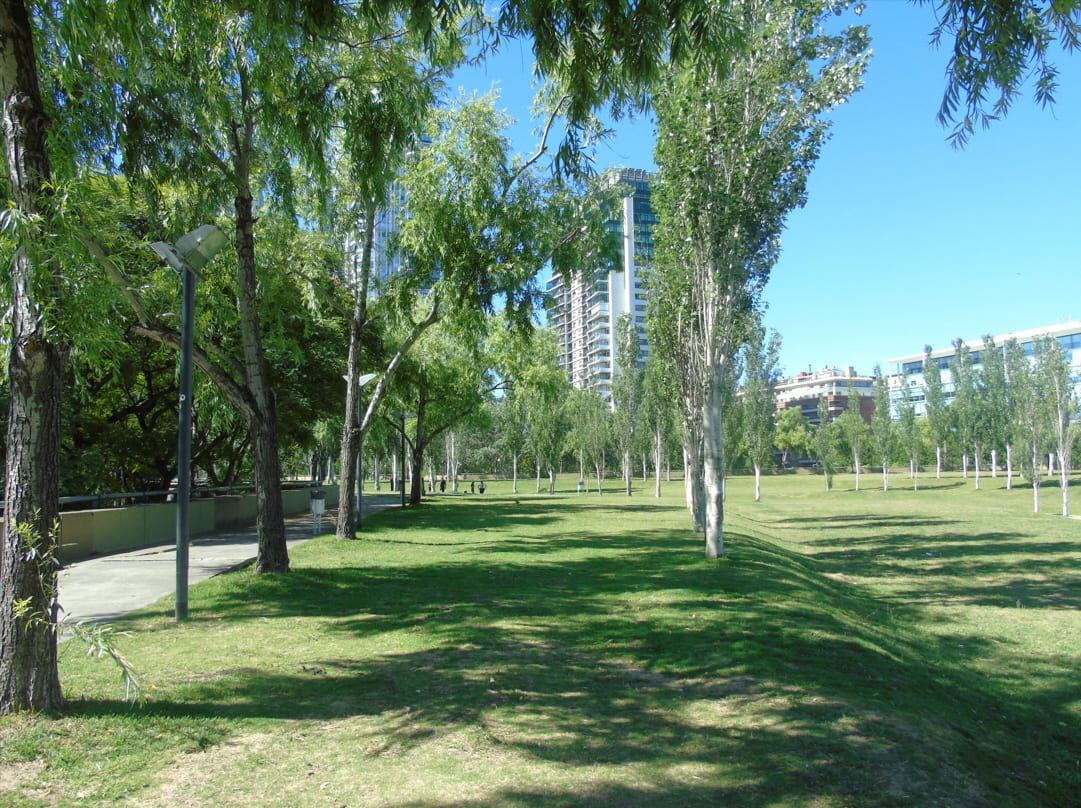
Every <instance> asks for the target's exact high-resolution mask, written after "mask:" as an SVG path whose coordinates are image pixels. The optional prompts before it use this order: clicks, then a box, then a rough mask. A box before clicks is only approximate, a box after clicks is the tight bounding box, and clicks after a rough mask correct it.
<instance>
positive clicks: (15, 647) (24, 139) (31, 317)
mask: <svg viewBox="0 0 1081 808" xmlns="http://www.w3.org/2000/svg"><path fill="white" fill-rule="evenodd" d="M0 91H2V97H0V103H2V104H3V107H2V127H3V133H4V150H5V155H6V158H7V168H8V184H9V192H10V193H11V195H12V197H13V201H14V202H15V205H16V207H17V208H18V210H19V212H20V213H21V214H22V215H23V216H25V217H26V218H27V219H30V218H31V217H32V216H34V215H35V214H38V213H41V207H40V201H39V197H40V196H41V194H42V193H43V191H44V187H45V185H46V183H48V182H49V181H50V179H51V173H52V170H51V167H50V165H49V153H48V147H47V145H46V130H47V129H48V126H49V121H48V119H47V118H46V116H45V109H44V105H43V103H42V99H41V91H40V88H39V85H38V78H37V57H36V55H35V53H34V39H33V32H32V29H31V26H30V18H29V16H28V15H27V11H26V7H25V5H24V4H23V3H22V2H20V0H3V1H2V2H0ZM45 269H46V271H45V272H42V271H41V268H40V267H36V266H35V265H34V261H33V259H32V257H31V256H30V254H29V253H28V252H27V248H26V244H25V243H24V244H19V245H16V251H15V255H14V256H13V261H12V265H11V281H12V298H11V309H10V317H11V335H10V339H11V342H10V350H9V355H8V384H9V392H10V396H11V399H10V402H9V407H8V431H7V444H6V447H7V456H6V472H7V479H6V482H5V486H4V501H5V503H6V507H5V510H4V535H3V541H2V543H0V714H4V713H10V712H14V711H16V710H35V711H39V710H40V711H51V710H56V709H58V708H59V707H61V706H62V705H63V702H64V697H63V693H62V691H61V689H60V676H59V673H58V671H57V653H56V615H57V606H56V570H57V565H56V562H55V559H56V549H57V544H58V539H59V537H58V536H57V535H56V534H55V533H54V529H53V526H54V524H55V525H59V512H60V483H59V469H60V435H61V432H60V414H61V390H62V384H63V364H64V352H63V350H61V348H60V347H59V346H58V345H56V344H55V343H53V342H52V341H50V339H49V337H48V323H47V322H46V319H45V317H44V309H45V308H46V307H47V306H49V307H51V306H55V305H58V304H59V300H60V291H59V272H58V270H57V268H56V267H55V266H47V267H46V268H45ZM35 276H38V277H43V278H45V279H46V285H45V287H44V289H42V288H38V287H37V286H36V285H35ZM28 528H29V530H30V535H28V534H27V529H28ZM26 538H32V539H33V540H34V541H35V543H36V545H37V546H36V547H35V548H34V550H35V551H34V552H30V548H28V547H27V546H26V544H25V539H26ZM17 602H22V603H24V604H26V608H24V609H22V610H20V613H18V614H17V613H16V608H15V604H16V603H17Z"/></svg>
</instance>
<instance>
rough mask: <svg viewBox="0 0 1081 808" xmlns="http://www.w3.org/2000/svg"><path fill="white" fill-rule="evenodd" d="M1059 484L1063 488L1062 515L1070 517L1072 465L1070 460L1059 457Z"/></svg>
mask: <svg viewBox="0 0 1081 808" xmlns="http://www.w3.org/2000/svg"><path fill="white" fill-rule="evenodd" d="M1058 468H1059V484H1060V485H1061V486H1062V515H1063V516H1069V515H1070V464H1069V461H1068V458H1065V457H1063V456H1062V455H1059V458H1058Z"/></svg>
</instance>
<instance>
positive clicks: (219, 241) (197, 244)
mask: <svg viewBox="0 0 1081 808" xmlns="http://www.w3.org/2000/svg"><path fill="white" fill-rule="evenodd" d="M225 242H226V238H225V233H223V232H222V231H221V230H219V229H218V228H217V227H215V226H214V225H212V224H204V225H203V226H202V227H197V228H196V229H195V230H192V231H191V232H190V233H188V234H187V235H186V236H181V237H180V238H179V239H178V240H177V242H176V246H175V247H174V246H173V245H172V244H166V243H165V242H164V241H155V242H154V243H153V244H151V245H150V247H151V249H153V250H154V252H156V253H157V254H158V255H159V256H161V258H162V260H164V261H165V263H167V264H168V265H169V266H171V267H172V268H173V269H175V270H176V271H177V272H179V273H180V274H181V275H183V274H184V272H185V270H190V271H191V272H194V273H195V276H196V277H198V278H201V276H200V275H199V270H200V269H202V268H203V267H205V266H206V265H207V263H209V261H210V259H211V258H213V257H214V256H215V255H217V254H218V253H219V252H220V251H221V248H222V247H224V246H225Z"/></svg>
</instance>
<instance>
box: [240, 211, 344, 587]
mask: <svg viewBox="0 0 1081 808" xmlns="http://www.w3.org/2000/svg"><path fill="white" fill-rule="evenodd" d="M235 205H236V231H237V239H236V241H237V245H236V249H237V307H238V309H239V312H240V332H241V339H242V341H243V343H244V381H245V383H246V385H247V387H248V390H249V392H250V394H251V397H252V403H253V407H252V410H253V412H252V414H251V416H250V420H249V423H248V430H249V432H250V434H251V444H252V463H253V470H254V475H255V508H256V511H255V525H256V532H257V534H258V536H259V553H258V557H257V559H256V562H255V571H256V572H257V573H260V574H261V573H267V572H287V571H288V570H289V550H288V548H287V547H286V544H285V512H284V509H283V507H282V488H281V465H280V463H281V460H280V458H279V456H278V412H277V405H276V403H275V400H274V391H273V390H272V389H271V388H270V374H269V372H268V369H267V362H266V354H265V352H264V351H263V336H262V330H261V327H260V325H259V309H258V306H257V302H256V301H257V295H258V291H257V290H258V284H257V282H256V274H255V217H254V216H253V215H252V197H251V194H250V193H242V194H238V195H237V197H236V201H235ZM351 462H352V461H351Z"/></svg>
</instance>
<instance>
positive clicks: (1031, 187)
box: [455, 0, 1081, 375]
mask: <svg viewBox="0 0 1081 808" xmlns="http://www.w3.org/2000/svg"><path fill="white" fill-rule="evenodd" d="M861 22H862V23H864V24H868V25H870V27H871V38H872V47H873V49H874V56H873V57H872V59H871V65H870V67H869V69H868V72H867V74H866V76H865V84H864V88H863V89H862V90H861V91H860V92H859V93H857V94H856V95H855V96H854V97H853V98H852V100H851V101H850V102H849V103H848V104H845V105H843V106H841V107H840V108H839V109H838V110H836V111H835V112H834V113H833V116H832V118H833V121H834V124H833V129H832V132H833V136H832V138H831V140H830V141H829V142H828V143H827V144H826V146H825V148H824V149H823V151H822V156H821V157H820V159H819V161H818V165H817V167H816V168H815V170H814V173H813V174H812V176H811V179H810V182H809V185H808V203H807V205H806V206H805V207H804V208H802V209H801V210H798V211H795V212H793V213H792V215H791V216H790V217H789V220H788V225H787V227H786V229H785V232H784V234H783V251H782V256H781V259H780V261H779V262H778V263H777V265H776V266H775V267H774V269H773V272H772V275H771V279H770V282H769V284H768V285H767V287H766V293H765V298H766V301H767V303H768V310H767V313H766V324H767V326H769V327H770V328H774V329H776V330H777V331H778V332H780V334H781V335H782V338H783V343H782V346H783V347H782V351H781V357H782V364H783V366H784V370H785V373H786V374H790V375H791V374H795V373H798V372H800V371H802V370H807V369H808V367H811V368H812V369H815V370H817V369H818V368H820V367H822V366H823V365H837V366H846V365H853V366H855V367H856V369H857V370H858V371H859V372H861V373H870V372H871V370H872V368H873V367H874V365H875V364H876V363H878V362H882V361H883V360H885V359H888V358H892V357H896V356H901V355H905V354H914V353H920V352H922V350H923V347H924V345H925V344H928V343H929V344H931V345H932V347H934V348H945V347H948V346H949V343H950V341H951V340H953V339H955V338H957V337H961V338H963V339H966V340H969V339H978V338H980V337H981V336H983V335H984V334H987V333H990V334H1003V333H1007V332H1010V331H1021V330H1027V329H1030V328H1036V327H1038V326H1042V325H1050V324H1054V323H1058V322H1065V321H1067V320H1081V163H1079V161H1078V160H1077V159H1076V158H1075V155H1076V153H1077V144H1078V142H1079V140H1081V56H1077V55H1075V56H1071V57H1067V56H1063V57H1062V58H1060V59H1058V60H1057V63H1058V66H1059V68H1060V72H1061V79H1060V87H1059V90H1058V92H1057V103H1056V105H1055V107H1054V108H1052V109H1043V108H1041V107H1040V106H1038V105H1037V104H1036V103H1035V102H1034V101H1033V100H1032V99H1031V95H1026V96H1025V97H1023V98H1019V99H1018V100H1017V101H1016V102H1015V104H1014V106H1013V108H1012V109H1011V112H1010V114H1009V116H1008V117H1007V118H1006V119H1004V120H1002V121H999V122H997V123H995V124H993V125H992V127H991V128H990V129H988V130H982V131H978V132H977V133H976V134H975V136H974V137H973V138H972V139H971V141H970V142H969V144H968V145H967V146H966V147H965V148H964V149H963V150H957V149H954V148H953V147H952V146H951V145H950V144H949V142H948V141H947V139H946V135H947V132H946V130H944V129H943V128H942V127H941V126H940V125H939V124H938V122H937V120H936V118H935V116H936V114H937V111H938V105H939V102H940V100H941V97H942V90H943V87H944V84H945V82H944V72H945V65H946V61H947V56H948V55H947V53H946V52H945V51H944V50H937V49H935V48H934V47H933V46H932V45H931V44H930V32H931V29H932V28H933V27H934V13H933V10H932V9H931V8H929V7H926V6H913V5H910V4H909V3H907V2H904V1H903V0H869V2H868V3H867V9H866V11H865V12H864V14H863V16H862V19H861ZM531 65H532V57H531V53H530V51H529V48H528V46H527V45H524V44H520V43H508V44H507V45H506V46H505V49H504V51H503V53H501V54H500V55H499V57H498V58H497V59H496V60H494V61H492V62H491V63H489V64H488V65H487V66H486V67H485V68H483V69H481V70H479V71H473V72H471V73H470V74H468V75H463V76H461V77H459V79H458V80H457V81H456V82H455V83H460V84H462V85H463V86H464V87H466V88H469V89H478V90H480V91H487V90H488V89H491V87H492V85H493V83H494V84H495V87H496V88H497V89H498V90H499V91H500V93H501V102H500V106H502V107H504V108H505V109H506V110H507V111H508V113H510V114H511V115H512V116H513V117H515V118H517V119H519V121H520V123H519V125H518V126H517V127H515V128H514V129H512V131H511V135H512V137H513V138H514V141H515V145H516V147H517V148H518V149H519V150H520V151H522V152H526V151H529V150H530V149H531V147H532V146H533V144H534V142H535V141H534V140H533V138H532V137H531V136H530V128H531V126H530V124H529V122H528V115H529V107H530V103H531V100H532V90H531V88H530V75H529V72H530V67H531ZM653 142H654V130H653V126H652V124H651V122H650V121H649V120H641V121H636V122H633V123H628V124H622V125H620V126H619V128H618V133H617V136H616V138H615V139H614V140H613V141H612V142H611V143H610V144H609V145H607V146H604V147H602V148H601V149H600V151H599V153H598V155H597V163H598V167H600V168H604V167H606V166H607V165H609V164H611V165H625V166H629V167H634V168H647V169H652V168H655V163H654V161H653Z"/></svg>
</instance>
